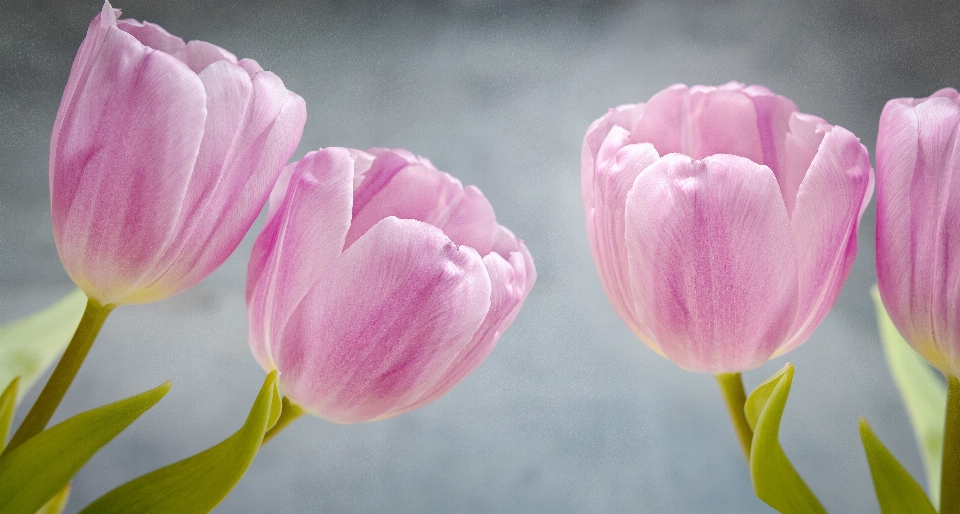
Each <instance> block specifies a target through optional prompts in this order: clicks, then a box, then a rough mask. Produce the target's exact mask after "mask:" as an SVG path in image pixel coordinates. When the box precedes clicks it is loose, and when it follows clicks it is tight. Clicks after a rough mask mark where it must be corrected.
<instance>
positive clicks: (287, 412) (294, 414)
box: [260, 396, 303, 447]
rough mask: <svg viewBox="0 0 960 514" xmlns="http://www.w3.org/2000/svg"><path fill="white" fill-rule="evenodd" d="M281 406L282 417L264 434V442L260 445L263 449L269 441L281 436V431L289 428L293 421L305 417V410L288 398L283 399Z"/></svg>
mask: <svg viewBox="0 0 960 514" xmlns="http://www.w3.org/2000/svg"><path fill="white" fill-rule="evenodd" d="M280 405H281V408H280V417H279V418H277V422H276V423H275V424H274V425H273V427H272V428H270V430H267V433H265V434H263V442H261V443H260V446H261V447H262V446H263V445H265V444H267V441H269V440H271V439H273V436H275V435H277V434H279V433H280V431H281V430H283V429H284V428H287V425H289V424H290V423H293V420H295V419H297V418H299V417H300V416H302V415H303V408H302V407H300V406H299V405H297V404H295V403H293V402H291V401H290V400H289V399H288V397H286V396H284V397H283V401H282V402H281V404H280Z"/></svg>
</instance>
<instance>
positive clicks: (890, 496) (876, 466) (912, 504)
mask: <svg viewBox="0 0 960 514" xmlns="http://www.w3.org/2000/svg"><path fill="white" fill-rule="evenodd" d="M860 439H862V440H863V449H864V451H865V452H866V453H867V462H869V463H870V474H871V475H872V476H873V487H874V489H876V491H877V501H879V502H880V512H881V513H882V514H937V511H936V509H934V508H933V504H931V503H930V500H929V499H927V495H926V493H924V492H923V488H922V487H920V484H918V483H917V481H916V480H914V479H913V477H912V476H910V473H908V472H907V470H906V469H905V468H904V467H903V466H902V465H901V464H900V463H899V462H897V458H896V457H894V456H893V454H892V453H890V450H887V447H886V446H884V445H883V443H882V442H880V438H879V437H877V435H876V434H874V433H873V430H870V425H868V424H867V420H866V419H865V418H860Z"/></svg>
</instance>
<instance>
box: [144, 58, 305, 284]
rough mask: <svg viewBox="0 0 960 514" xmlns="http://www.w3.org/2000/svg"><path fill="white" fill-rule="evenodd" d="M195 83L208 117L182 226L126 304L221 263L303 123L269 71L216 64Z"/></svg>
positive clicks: (293, 100) (294, 100)
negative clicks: (150, 275)
mask: <svg viewBox="0 0 960 514" xmlns="http://www.w3.org/2000/svg"><path fill="white" fill-rule="evenodd" d="M200 78H201V79H202V80H203V81H204V85H205V87H206V89H207V110H208V113H209V115H208V116H207V124H206V129H205V132H204V137H203V142H202V144H201V148H200V155H199V157H198V159H197V165H196V169H195V170H194V173H193V175H192V176H191V181H190V186H189V188H188V190H187V197H186V198H185V200H184V205H183V208H182V211H181V220H182V224H181V225H182V228H181V230H180V232H179V233H178V234H177V236H176V240H175V241H171V244H170V245H169V247H168V250H167V252H166V254H165V255H164V256H163V258H161V259H160V260H159V262H160V263H161V264H162V265H164V266H165V268H164V269H160V270H157V272H156V273H155V275H154V276H155V277H156V278H154V281H153V282H152V283H150V284H149V285H148V284H141V285H139V286H138V289H140V291H141V293H140V294H139V295H138V296H137V297H134V298H131V299H130V303H133V302H136V301H152V300H155V299H156V298H157V297H158V296H159V295H163V296H166V295H169V294H170V293H169V291H173V292H179V291H182V290H184V289H187V288H189V287H191V286H193V285H194V284H196V283H197V282H199V281H200V280H202V279H203V278H205V277H206V276H207V275H209V274H210V273H212V272H213V270H215V269H216V268H217V267H219V266H220V265H221V264H223V261H225V260H226V259H227V257H229V256H230V254H231V253H233V250H234V249H236V247H237V245H238V244H240V241H241V240H242V239H243V236H244V235H245V234H246V233H247V231H248V230H249V228H250V226H251V225H252V224H253V222H254V220H255V219H256V217H257V215H258V214H259V213H260V210H261V209H262V207H263V204H264V203H265V202H266V200H267V198H268V196H269V195H270V191H271V190H272V188H273V186H274V184H275V183H276V181H277V178H278V176H279V175H280V172H281V171H282V169H283V165H284V163H285V162H287V160H288V159H289V158H290V155H291V154H293V151H294V149H296V146H297V143H299V141H300V135H301V133H302V131H303V126H304V124H305V122H306V107H305V105H304V103H303V99H301V98H300V97H299V96H296V95H294V94H293V93H290V92H289V91H287V90H286V88H284V86H283V82H282V81H280V79H279V78H277V76H276V75H274V74H272V73H270V72H263V73H258V74H257V75H255V76H254V77H253V78H250V77H249V76H248V75H247V73H246V72H245V71H244V70H243V69H241V68H240V67H239V66H237V65H234V64H230V63H228V62H225V61H221V62H216V63H214V64H212V65H210V66H208V67H207V68H206V69H205V70H204V71H203V72H202V73H201V74H200ZM160 297H162V296H160Z"/></svg>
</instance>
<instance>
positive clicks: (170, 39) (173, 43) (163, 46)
mask: <svg viewBox="0 0 960 514" xmlns="http://www.w3.org/2000/svg"><path fill="white" fill-rule="evenodd" d="M117 28H119V29H120V30H122V31H124V32H126V33H127V34H130V35H131V36H133V37H135V38H137V41H139V42H140V43H142V44H143V45H144V46H149V47H150V48H153V49H154V50H160V51H161V52H164V53H168V54H171V55H172V54H175V53H177V52H179V51H180V50H182V49H183V47H184V46H186V43H184V42H183V40H182V39H180V38H179V37H177V36H174V35H173V34H171V33H169V32H167V31H166V29H164V28H163V27H161V26H160V25H157V24H154V23H150V22H147V21H144V22H139V21H137V20H117Z"/></svg>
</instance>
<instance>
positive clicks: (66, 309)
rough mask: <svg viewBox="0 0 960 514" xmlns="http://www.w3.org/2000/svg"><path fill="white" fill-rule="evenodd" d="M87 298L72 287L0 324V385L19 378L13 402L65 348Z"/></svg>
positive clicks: (75, 327) (21, 395)
mask: <svg viewBox="0 0 960 514" xmlns="http://www.w3.org/2000/svg"><path fill="white" fill-rule="evenodd" d="M86 306H87V297H86V295H84V294H83V291H81V290H79V289H76V290H74V291H73V292H71V293H70V294H68V295H67V296H64V297H63V298H61V299H60V300H58V301H57V303H55V304H53V305H51V306H49V307H47V308H46V309H44V310H42V311H40V312H36V313H34V314H31V315H30V316H27V317H25V318H20V319H18V320H15V321H11V322H10V323H7V324H6V325H4V326H2V327H0V384H7V383H9V382H10V381H11V380H13V377H20V388H19V389H20V392H19V395H18V396H17V401H20V399H21V398H23V395H24V394H26V392H27V391H28V390H29V389H30V387H31V386H32V385H33V383H34V382H36V381H37V378H39V377H40V375H42V374H43V372H44V371H46V370H47V368H49V367H50V364H52V363H53V361H54V360H55V359H56V358H57V355H60V352H62V351H63V349H64V348H66V347H67V343H69V342H70V338H71V337H73V333H74V332H75V331H76V330H77V325H79V324H80V318H81V317H82V316H83V310H84V309H85V308H86Z"/></svg>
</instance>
